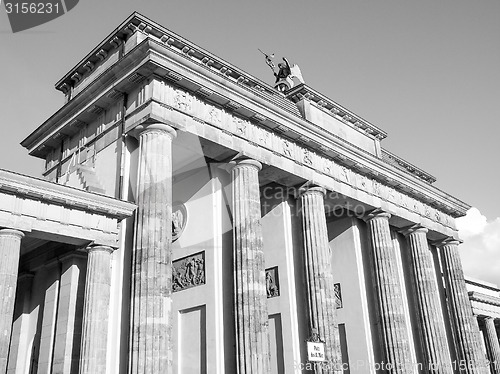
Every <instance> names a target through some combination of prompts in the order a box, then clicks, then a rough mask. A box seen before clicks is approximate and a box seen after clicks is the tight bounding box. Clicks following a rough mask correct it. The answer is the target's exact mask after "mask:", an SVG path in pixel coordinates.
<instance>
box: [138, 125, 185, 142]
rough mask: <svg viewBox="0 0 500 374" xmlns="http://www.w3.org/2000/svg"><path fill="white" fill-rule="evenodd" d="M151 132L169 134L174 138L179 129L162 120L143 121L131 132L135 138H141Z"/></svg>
mask: <svg viewBox="0 0 500 374" xmlns="http://www.w3.org/2000/svg"><path fill="white" fill-rule="evenodd" d="M150 132H158V133H164V134H166V135H169V136H170V138H171V139H174V138H175V137H176V136H177V131H176V130H175V129H174V128H173V127H172V126H169V125H167V124H165V123H161V122H156V123H143V124H141V125H139V126H137V127H135V128H134V129H133V130H132V132H131V133H130V134H131V135H132V136H134V137H135V138H137V139H140V137H141V136H142V135H144V134H147V133H150Z"/></svg>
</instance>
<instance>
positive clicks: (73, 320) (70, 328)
mask: <svg viewBox="0 0 500 374" xmlns="http://www.w3.org/2000/svg"><path fill="white" fill-rule="evenodd" d="M59 261H60V262H61V267H62V268H61V278H60V287H59V300H58V305H57V320H56V335H55V341H54V354H53V358H52V371H51V373H53V374H59V373H64V374H74V373H78V370H79V369H78V365H79V364H80V344H79V343H80V342H81V340H82V318H83V308H84V303H85V276H86V266H87V255H86V254H85V253H83V252H82V251H75V252H72V253H70V254H68V255H66V256H64V257H62V258H60V259H59ZM76 342H78V343H76Z"/></svg>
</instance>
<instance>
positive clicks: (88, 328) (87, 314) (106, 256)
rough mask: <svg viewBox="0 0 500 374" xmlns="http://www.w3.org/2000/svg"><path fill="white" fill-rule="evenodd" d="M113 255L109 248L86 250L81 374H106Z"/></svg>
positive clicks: (97, 247) (90, 248)
mask: <svg viewBox="0 0 500 374" xmlns="http://www.w3.org/2000/svg"><path fill="white" fill-rule="evenodd" d="M112 253H113V249H112V248H111V247H106V246H92V247H89V248H88V259H87V273H86V277H85V301H84V306H83V321H82V344H81V353H80V374H105V373H106V351H107V342H108V321H109V302H110V297H111V256H112Z"/></svg>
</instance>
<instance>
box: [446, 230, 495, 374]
mask: <svg viewBox="0 0 500 374" xmlns="http://www.w3.org/2000/svg"><path fill="white" fill-rule="evenodd" d="M459 243H460V242H459V241H458V240H450V241H446V242H445V243H441V245H440V247H441V263H442V266H443V277H444V281H445V286H446V295H447V299H446V300H447V304H448V313H449V316H450V320H451V325H452V330H453V335H454V338H455V348H456V351H457V359H458V362H457V363H455V366H456V367H457V369H458V370H459V372H460V373H468V374H469V373H471V374H472V373H481V374H485V373H487V372H488V370H487V368H486V365H485V363H484V359H483V354H482V352H481V343H480V334H479V330H478V328H477V324H476V323H475V322H474V315H473V314H472V308H471V305H470V300H469V296H468V293H467V288H466V285H465V278H464V272H463V269H462V263H461V261H460V255H459V253H458V244H459Z"/></svg>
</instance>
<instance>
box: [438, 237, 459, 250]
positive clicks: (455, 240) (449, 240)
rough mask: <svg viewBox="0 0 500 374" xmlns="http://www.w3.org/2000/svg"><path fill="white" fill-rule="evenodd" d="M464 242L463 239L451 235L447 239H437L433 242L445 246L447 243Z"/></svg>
mask: <svg viewBox="0 0 500 374" xmlns="http://www.w3.org/2000/svg"><path fill="white" fill-rule="evenodd" d="M462 243H463V240H460V239H457V238H454V237H452V236H449V237H447V238H445V239H440V240H436V241H435V242H433V243H432V244H434V245H435V246H436V247H444V246H446V245H460V244H462Z"/></svg>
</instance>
